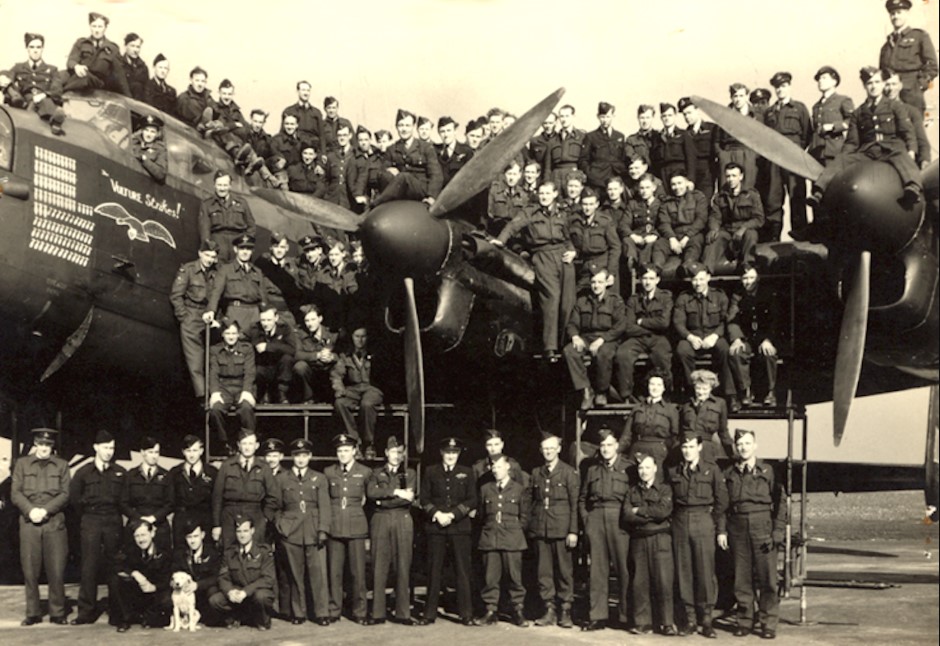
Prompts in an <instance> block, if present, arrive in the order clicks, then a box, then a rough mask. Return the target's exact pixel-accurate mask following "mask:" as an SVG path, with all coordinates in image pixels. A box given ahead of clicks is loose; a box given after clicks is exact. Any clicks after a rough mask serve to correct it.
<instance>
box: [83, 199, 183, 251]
mask: <svg viewBox="0 0 940 646" xmlns="http://www.w3.org/2000/svg"><path fill="white" fill-rule="evenodd" d="M95 213H97V214H98V215H103V216H104V217H106V218H111V219H112V220H114V221H115V222H116V223H117V224H119V225H121V226H125V227H127V237H128V238H130V239H131V240H139V241H140V242H150V240H151V238H153V239H155V240H161V241H163V242H165V243H166V244H168V245H169V246H170V247H172V248H173V249H176V240H174V239H173V235H172V234H171V233H170V232H169V231H168V230H167V228H166V227H165V226H163V225H162V224H160V223H159V222H155V221H153V220H144V221H143V222H141V221H140V220H139V219H137V218H135V217H134V216H133V215H131V214H130V213H129V212H128V211H127V209H125V208H124V207H123V206H121V205H120V204H118V203H117V202H105V203H104V204H99V205H98V206H96V207H95Z"/></svg>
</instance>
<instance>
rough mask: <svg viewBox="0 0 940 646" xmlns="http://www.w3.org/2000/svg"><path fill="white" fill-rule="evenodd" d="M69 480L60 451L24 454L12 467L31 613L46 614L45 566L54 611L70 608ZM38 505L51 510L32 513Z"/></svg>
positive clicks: (53, 614)
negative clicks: (37, 517) (36, 518)
mask: <svg viewBox="0 0 940 646" xmlns="http://www.w3.org/2000/svg"><path fill="white" fill-rule="evenodd" d="M70 481H71V478H70V475H69V465H68V462H66V461H65V460H63V459H62V458H60V457H58V456H55V455H52V456H49V457H48V458H46V459H43V460H40V459H39V458H37V457H36V456H34V455H31V456H25V457H22V458H20V459H18V460H17V461H16V465H15V466H14V467H13V482H12V486H11V488H10V500H11V502H12V503H13V504H14V505H16V508H17V509H18V510H19V512H20V566H21V568H22V570H23V582H24V584H25V589H26V616H27V617H42V607H41V606H40V601H39V575H40V573H41V572H42V570H43V569H45V572H46V581H47V582H48V584H49V617H50V618H52V619H57V618H64V617H65V615H66V612H67V608H66V604H65V563H66V560H67V558H68V553H69V542H68V534H67V533H66V528H65V513H64V511H65V506H66V505H67V504H68V502H69V484H70ZM33 509H44V510H45V511H46V516H45V518H44V519H43V520H42V521H41V522H39V523H34V522H33V521H31V520H30V519H29V512H31V511H32V510H33ZM43 566H45V567H43Z"/></svg>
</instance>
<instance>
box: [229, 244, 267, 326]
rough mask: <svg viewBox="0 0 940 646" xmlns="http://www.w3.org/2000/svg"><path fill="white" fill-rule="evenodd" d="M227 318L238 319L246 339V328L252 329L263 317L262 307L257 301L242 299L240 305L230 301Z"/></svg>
mask: <svg viewBox="0 0 940 646" xmlns="http://www.w3.org/2000/svg"><path fill="white" fill-rule="evenodd" d="M219 262H220V263H221V262H222V254H221V252H220V253H219ZM225 318H227V319H228V320H229V321H238V325H239V326H241V329H242V330H243V332H242V339H244V338H245V333H244V330H249V329H251V326H252V325H254V324H255V323H257V322H258V321H259V320H260V319H261V309H260V306H259V304H257V303H255V304H251V303H242V302H241V301H239V304H238V305H236V304H235V303H229V304H227V305H226V306H225Z"/></svg>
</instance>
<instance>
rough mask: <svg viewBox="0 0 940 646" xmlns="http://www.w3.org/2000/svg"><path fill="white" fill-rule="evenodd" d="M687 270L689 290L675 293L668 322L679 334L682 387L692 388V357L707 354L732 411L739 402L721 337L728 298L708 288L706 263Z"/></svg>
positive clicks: (726, 313) (709, 278)
mask: <svg viewBox="0 0 940 646" xmlns="http://www.w3.org/2000/svg"><path fill="white" fill-rule="evenodd" d="M689 273H690V275H691V277H692V278H691V280H692V291H691V292H683V293H682V294H680V295H679V298H678V299H676V307H675V309H674V310H673V313H672V323H673V326H674V327H675V331H676V334H678V335H679V343H678V345H677V346H676V354H677V355H679V361H680V362H681V363H682V370H683V372H684V373H685V387H686V388H687V389H690V388H691V387H692V371H693V370H695V358H696V357H697V356H699V355H702V354H707V355H709V356H710V357H711V359H712V365H713V368H712V369H713V370H714V371H715V372H716V373H717V374H718V375H719V377H720V379H721V384H722V386H723V387H724V389H725V394H726V397H727V398H728V399H729V402H730V403H729V408H731V409H732V410H734V407H735V406H736V405H737V406H740V404H739V403H737V392H736V391H735V389H734V381H733V379H732V378H731V367H730V365H729V361H728V342H727V341H726V340H725V338H724V336H725V326H726V325H727V323H728V297H727V296H726V295H725V293H724V292H723V291H721V290H720V289H711V288H709V285H708V281H710V280H711V273H710V272H709V271H708V267H707V266H705V265H702V264H696V265H693V266H692V267H691V268H690V270H689Z"/></svg>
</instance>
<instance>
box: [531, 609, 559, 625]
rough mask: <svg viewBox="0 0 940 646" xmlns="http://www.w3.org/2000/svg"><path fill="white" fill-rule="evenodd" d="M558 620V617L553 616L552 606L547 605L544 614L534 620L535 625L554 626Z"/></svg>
mask: <svg viewBox="0 0 940 646" xmlns="http://www.w3.org/2000/svg"><path fill="white" fill-rule="evenodd" d="M557 622H558V617H557V616H555V609H554V608H553V607H552V606H549V607H548V609H547V610H546V611H545V614H544V615H542V616H541V617H539V618H538V619H536V620H535V622H534V623H535V625H536V626H554V625H555V624H556V623H557Z"/></svg>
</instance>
